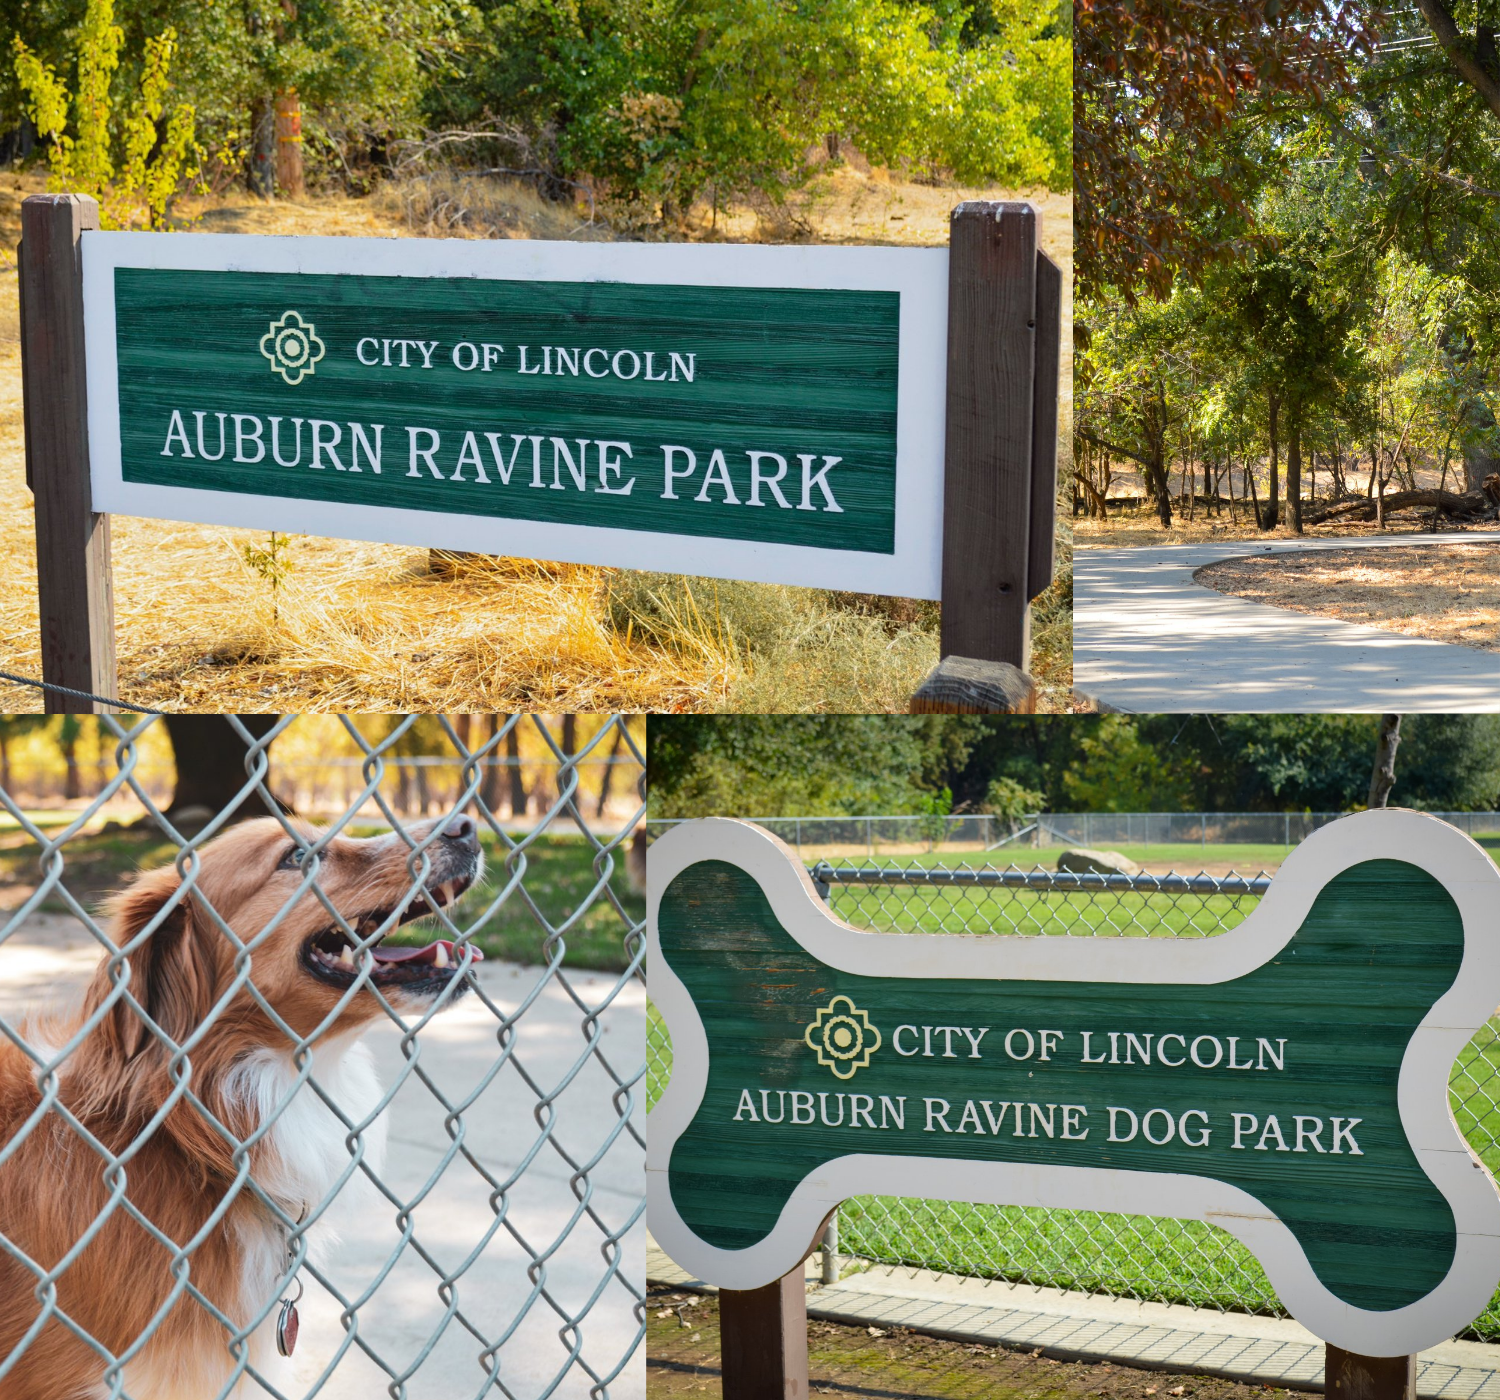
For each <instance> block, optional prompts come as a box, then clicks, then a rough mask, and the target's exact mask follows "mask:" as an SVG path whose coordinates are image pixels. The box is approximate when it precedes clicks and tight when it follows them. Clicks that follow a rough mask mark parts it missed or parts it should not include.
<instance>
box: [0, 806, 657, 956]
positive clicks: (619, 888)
mask: <svg viewBox="0 0 1500 1400" xmlns="http://www.w3.org/2000/svg"><path fill="white" fill-rule="evenodd" d="M351 834H354V835H362V834H371V833H366V832H363V831H359V830H356V831H353V832H352V833H351ZM482 840H483V842H484V847H485V857H486V862H487V865H488V868H489V873H488V875H487V876H486V880H485V883H484V885H482V886H480V887H478V888H476V889H472V890H470V891H469V893H468V894H466V895H465V896H464V898H463V899H462V901H461V902H460V903H459V905H458V907H457V909H456V910H455V914H454V920H455V922H456V923H457V924H458V925H459V926H460V927H467V926H468V925H470V924H472V923H474V921H476V920H477V919H478V918H479V917H480V915H481V914H482V913H483V911H484V909H485V908H486V906H487V904H488V902H489V901H490V900H493V899H494V898H495V895H496V894H497V893H498V892H499V891H500V890H501V889H503V888H504V887H505V884H506V882H507V880H508V879H509V872H508V871H507V869H506V867H505V858H506V852H505V849H504V847H503V846H502V844H501V843H500V842H499V841H497V840H496V839H495V837H494V836H493V835H492V834H491V833H489V832H485V833H484V834H483V837H482ZM37 854H38V853H37V846H36V844H35V843H34V842H33V841H31V839H30V838H29V837H27V836H25V835H23V834H22V833H20V832H19V831H17V830H15V829H14V827H13V828H12V830H11V831H10V832H8V833H6V832H0V901H3V903H4V904H5V905H6V906H7V907H10V908H14V907H15V906H16V905H17V904H18V903H20V901H21V898H22V897H23V891H24V890H25V889H27V888H28V887H31V886H34V885H35V884H36V883H37V881H38V879H39V877H40V873H41V872H40V868H39V864H38V859H37ZM175 854H176V848H175V847H174V846H173V844H172V843H171V842H170V841H168V840H166V839H165V838H164V837H163V836H162V835H161V834H160V833H159V832H156V831H144V830H141V831H136V830H125V831H114V832H110V833H108V834H105V835H89V836H80V837H77V838H75V839H74V840H72V841H69V842H68V844H67V846H66V847H65V848H64V851H63V861H64V864H63V882H64V884H65V885H66V886H67V888H68V890H69V892H70V893H71V894H72V895H73V896H74V897H75V898H76V899H77V900H78V901H79V902H80V903H81V904H82V905H83V906H84V907H85V908H87V909H90V910H95V909H97V908H98V907H99V905H100V904H101V902H102V901H103V899H104V898H105V896H107V895H108V894H110V893H112V892H113V891H115V890H118V889H119V888H120V887H121V886H122V885H123V884H124V883H125V882H126V881H127V880H128V879H129V878H130V876H131V875H133V874H134V873H135V872H136V871H138V870H147V869H151V868H152V867H154V866H158V865H165V864H168V863H170V862H171V860H172V859H173V857H174V856H175ZM593 861H594V851H593V848H592V846H590V845H589V843H588V842H586V841H585V840H584V838H583V837H581V836H572V835H550V834H548V835H543V836H541V837H539V838H538V839H537V840H536V841H535V842H533V843H532V845H530V846H529V847H527V849H526V853H525V862H526V869H525V876H524V879H523V886H524V893H523V891H522V889H521V888H517V889H515V890H513V891H512V892H511V894H510V896H509V897H508V898H507V899H506V900H505V902H504V903H503V904H501V905H500V907H499V908H498V909H496V910H495V912H494V913H493V914H492V915H491V916H490V917H489V918H488V919H486V920H485V921H484V923H483V924H482V925H480V927H479V928H477V929H475V930H474V933H473V940H474V942H475V944H476V945H477V946H478V947H479V948H480V950H481V951H482V952H483V953H484V954H485V956H486V957H492V958H505V959H509V960H511V961H515V962H527V963H539V962H541V961H543V959H544V957H545V950H544V947H543V944H544V941H545V939H546V937H547V932H548V929H547V925H550V926H551V927H552V928H553V929H556V928H559V927H560V926H561V925H562V924H563V923H565V922H566V921H567V920H568V919H570V918H572V917H573V916H574V915H576V914H577V911H578V910H579V909H581V908H584V906H585V905H586V904H587V908H584V912H583V914H582V915H581V916H580V917H579V918H578V919H577V922H576V923H574V924H573V925H571V927H569V929H568V930H567V932H566V934H565V935H564V955H563V963H564V965H565V966H568V967H586V968H596V969H599V970H602V971H611V972H618V971H621V970H623V969H624V968H625V967H626V966H627V965H628V962H629V958H628V955H627V953H626V949H625V942H624V940H625V935H626V934H627V933H628V932H629V929H630V926H631V924H633V923H638V922H639V921H640V920H641V919H643V918H644V917H645V899H644V898H643V897H642V896H640V895H637V894H635V893H633V892H632V891H631V890H630V888H629V886H628V884H627V883H626V880H625V871H624V859H623V856H617V857H616V858H615V869H614V873H613V875H612V876H611V879H610V887H611V888H612V889H613V891H614V893H615V894H616V896H617V897H618V898H619V900H620V903H621V905H622V906H623V908H624V910H625V914H626V918H624V919H622V918H621V916H620V914H619V912H617V911H616V910H615V908H614V906H613V905H612V904H611V903H610V901H609V899H608V897H607V895H606V894H605V893H604V891H603V890H600V892H599V893H598V895H597V896H595V897H594V898H593V900H592V902H590V901H589V896H590V893H591V892H592V891H593V889H594V886H595V884H596V883H597V881H598V876H597V874H596V873H595V870H594V865H593ZM528 895H529V896H530V899H531V902H532V903H534V904H535V906H536V908H535V910H533V909H532V907H531V903H528V901H527V898H526V896H528ZM42 908H43V909H44V910H48V911H53V912H62V911H64V910H66V909H67V904H66V903H65V902H64V900H63V899H62V898H61V897H59V896H58V895H57V894H55V893H53V894H49V895H48V896H47V898H46V899H45V900H44V901H43V904H42ZM627 919H628V921H629V922H627ZM544 921H545V922H544ZM432 937H433V934H432V925H431V924H430V923H424V924H423V925H421V927H420V928H419V929H410V930H403V931H402V932H400V933H398V934H396V935H393V936H392V942H396V943H402V942H406V943H416V944H422V943H426V942H428V941H430V939H431V938H432Z"/></svg>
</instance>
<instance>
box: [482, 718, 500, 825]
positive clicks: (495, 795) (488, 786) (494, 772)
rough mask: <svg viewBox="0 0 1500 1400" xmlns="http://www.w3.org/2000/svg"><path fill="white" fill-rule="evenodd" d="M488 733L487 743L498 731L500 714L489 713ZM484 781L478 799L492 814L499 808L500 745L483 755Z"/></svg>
mask: <svg viewBox="0 0 1500 1400" xmlns="http://www.w3.org/2000/svg"><path fill="white" fill-rule="evenodd" d="M487 728H488V731H489V732H488V733H487V734H486V736H485V743H486V744H488V743H489V742H490V740H492V739H493V738H494V737H495V735H497V734H498V733H499V732H500V716H499V715H490V716H489V723H488V726H487ZM484 761H485V765H486V767H485V770H484V782H483V783H481V784H480V787H479V800H480V801H481V802H483V803H484V805H485V808H486V809H487V810H488V811H489V813H490V815H491V816H493V815H494V814H495V813H496V812H497V811H498V810H499V808H500V775H501V768H500V745H499V744H496V745H495V746H494V747H493V748H491V749H489V750H488V751H487V753H486V755H485V760H484Z"/></svg>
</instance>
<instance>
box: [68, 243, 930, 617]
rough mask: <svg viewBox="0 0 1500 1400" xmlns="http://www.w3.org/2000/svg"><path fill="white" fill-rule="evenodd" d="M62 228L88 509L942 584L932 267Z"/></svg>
mask: <svg viewBox="0 0 1500 1400" xmlns="http://www.w3.org/2000/svg"><path fill="white" fill-rule="evenodd" d="M82 241H83V266H84V298H85V314H86V320H87V343H88V356H89V414H90V418H89V421H90V438H91V455H92V458H93V482H94V491H93V495H94V503H95V508H96V509H100V510H109V511H116V512H124V513H129V514H137V515H168V516H177V517H180V518H183V519H189V520H195V521H204V522H210V523H221V524H234V525H257V526H262V527H266V528H273V529H282V530H286V529H291V530H295V531H298V532H302V533H317V534H325V535H334V536H345V537H355V538H372V539H385V540H391V541H395V542H409V543H420V544H427V545H432V546H438V547H442V548H449V549H467V550H476V551H483V552H487V553H491V554H519V555H528V556H541V557H547V558H558V559H568V560H575V561H581V562H599V563H611V564H621V565H631V566H635V567H645V568H654V569H672V570H679V571H682V572H686V573H696V574H716V575H724V574H729V575H735V574H738V575H741V576H745V577H757V578H764V579H769V580H772V581H782V582H793V583H808V584H822V585H830V586H837V587H840V588H855V589H861V590H866V591H877V592H897V593H906V594H911V595H912V596H917V597H936V596H938V593H939V585H940V537H941V508H942V491H941V485H942V467H943V425H944V397H943V391H944V369H945V364H944V361H945V348H946V340H945V327H946V316H945V310H946V301H947V291H948V272H947V258H948V255H947V253H946V251H945V250H942V249H913V248H902V249H894V248H747V247H726V246H724V245H697V246H693V245H690V246H673V245H663V244H656V245H645V244H616V243H585V244H548V243H533V242H528V241H525V240H515V241H500V242H468V241H462V242H431V241H426V240H409V239H402V240H395V239H341V238H321V239H319V238H298V239H288V238H261V237H238V236H227V235H170V236H163V235H159V234H136V233H87V234H85V235H84V237H83V240H82Z"/></svg>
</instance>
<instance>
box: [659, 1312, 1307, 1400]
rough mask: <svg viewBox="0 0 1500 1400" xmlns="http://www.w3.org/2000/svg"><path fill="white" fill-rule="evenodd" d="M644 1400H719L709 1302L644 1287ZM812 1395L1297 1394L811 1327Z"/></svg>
mask: <svg viewBox="0 0 1500 1400" xmlns="http://www.w3.org/2000/svg"><path fill="white" fill-rule="evenodd" d="M647 1301H648V1306H649V1310H648V1315H647V1332H646V1394H647V1396H648V1397H649V1400H679V1397H693V1400H700V1398H701V1400H718V1397H719V1396H720V1395H721V1394H722V1389H721V1385H720V1371H719V1306H718V1301H717V1300H716V1299H715V1298H713V1297H711V1296H704V1295H700V1294H696V1293H681V1292H673V1291H672V1290H670V1289H664V1288H657V1289H652V1290H651V1293H650V1295H649V1297H648V1300H647ZM807 1341H808V1363H809V1371H810V1376H809V1380H810V1390H811V1393H812V1394H814V1395H858V1396H877V1397H882V1400H1096V1398H1097V1400H1179V1397H1181V1398H1182V1400H1251V1397H1255V1400H1272V1398H1273V1397H1285V1396H1288V1395H1291V1394H1299V1395H1300V1394H1301V1392H1289V1391H1285V1390H1273V1389H1272V1388H1271V1387H1270V1386H1256V1385H1242V1384H1240V1383H1238V1382H1236V1381H1226V1380H1219V1379H1217V1378H1215V1377H1212V1376H1181V1375H1176V1374H1173V1373H1171V1372H1166V1371H1147V1370H1139V1369H1136V1368H1134V1367H1130V1366H1116V1365H1111V1364H1109V1363H1107V1362H1104V1363H1098V1364H1094V1363H1088V1362H1074V1361H1054V1360H1052V1359H1051V1358H1050V1357H1047V1356H1043V1355H1041V1354H1040V1353H1039V1352H1035V1351H1032V1352H1023V1351H1009V1350H1006V1349H1005V1348H1004V1347H989V1346H979V1345H976V1344H973V1343H969V1342H955V1341H947V1340H944V1339H943V1338H940V1337H929V1336H926V1335H924V1334H922V1333H920V1332H912V1331H910V1330H908V1329H906V1328H904V1327H895V1328H891V1329H889V1330H888V1331H887V1330H882V1329H880V1328H874V1327H845V1326H841V1325H839V1324H835V1323H831V1322H809V1324H808V1334H807Z"/></svg>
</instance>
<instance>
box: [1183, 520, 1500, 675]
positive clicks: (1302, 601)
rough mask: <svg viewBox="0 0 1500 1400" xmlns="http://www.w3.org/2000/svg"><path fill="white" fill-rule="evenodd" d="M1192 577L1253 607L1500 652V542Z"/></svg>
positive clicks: (1257, 563)
mask: <svg viewBox="0 0 1500 1400" xmlns="http://www.w3.org/2000/svg"><path fill="white" fill-rule="evenodd" d="M1193 577H1194V578H1196V579H1197V580H1198V582H1199V583H1202V584H1206V585H1207V586H1208V587H1210V588H1214V589H1217V590H1218V591H1219V592H1220V593H1229V594H1232V595H1233V596H1234V597H1236V598H1247V599H1249V600H1250V601H1251V602H1255V603H1268V604H1270V605H1271V606H1272V607H1277V608H1291V609H1293V610H1295V611H1296V612H1305V613H1316V614H1318V615H1320V616H1323V617H1336V618H1338V619H1339V620H1340V621H1342V622H1363V623H1367V624H1369V625H1371V626H1374V627H1384V628H1387V629H1388V630H1390V631H1392V632H1402V633H1405V634H1406V635H1407V636H1409V637H1427V638H1430V639H1431V640H1433V641H1437V642H1451V643H1454V644H1455V645H1458V646H1466V647H1481V648H1484V649H1485V650H1489V651H1495V650H1500V538H1492V539H1491V540H1489V541H1479V540H1476V542H1475V543H1474V544H1444V545H1439V544H1411V545H1390V546H1387V547H1385V548H1382V549H1331V550H1320V551H1310V552H1308V553H1306V554H1271V555H1262V556H1259V557H1256V558H1248V559H1226V560H1225V561H1224V562H1223V563H1220V564H1208V565H1205V566H1204V567H1203V568H1201V569H1199V570H1198V571H1197V573H1195V574H1194V575H1193Z"/></svg>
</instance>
